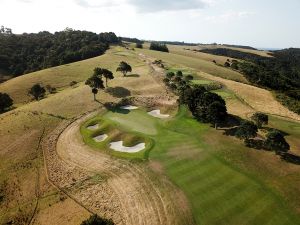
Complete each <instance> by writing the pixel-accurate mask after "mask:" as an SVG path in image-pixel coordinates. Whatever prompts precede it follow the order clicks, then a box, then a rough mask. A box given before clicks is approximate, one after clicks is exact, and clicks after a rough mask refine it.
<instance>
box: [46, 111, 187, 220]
mask: <svg viewBox="0 0 300 225" xmlns="http://www.w3.org/2000/svg"><path fill="white" fill-rule="evenodd" d="M93 115H95V113H92V114H88V115H86V116H83V117H81V118H79V119H77V120H75V121H74V122H67V123H63V124H62V125H61V127H59V128H58V129H56V130H55V131H53V133H52V134H51V135H50V136H49V137H48V138H46V139H45V142H44V143H43V149H44V154H45V160H46V166H47V172H48V178H49V180H50V182H51V183H53V184H54V185H55V186H57V187H58V188H59V189H60V190H62V191H64V192H65V193H66V194H68V195H69V196H70V197H71V198H72V199H74V200H75V201H76V202H77V203H79V204H80V205H82V206H83V207H85V208H86V209H87V210H89V211H90V212H92V213H98V214H99V215H101V216H104V217H107V218H112V219H113V221H114V222H115V223H116V224H118V225H132V224H134V225H142V224H143V225H148V224H149V225H154V224H155V225H168V224H170V225H176V224H178V225H179V224H180V225H183V224H187V225H188V224H193V219H192V216H191V212H190V210H189V206H188V203H187V200H186V199H185V196H184V195H183V194H182V192H181V191H180V190H179V189H178V188H176V187H175V186H174V185H173V184H172V183H170V182H169V181H168V180H167V179H166V178H165V177H163V176H159V177H158V176H157V175H156V174H154V172H153V171H151V170H150V169H149V167H148V166H147V165H146V163H132V162H129V161H127V160H122V159H117V158H114V157H111V156H110V155H108V154H105V153H102V152H99V151H95V150H92V149H91V148H90V147H88V146H87V145H85V144H84V143H83V140H82V138H81V135H80V132H79V129H80V124H81V123H82V122H83V121H85V120H86V119H87V118H89V117H91V116H93Z"/></svg>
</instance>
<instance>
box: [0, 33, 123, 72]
mask: <svg viewBox="0 0 300 225" xmlns="http://www.w3.org/2000/svg"><path fill="white" fill-rule="evenodd" d="M111 43H119V38H118V37H117V36H116V35H115V34H114V33H112V32H110V33H100V34H96V33H92V32H88V31H76V30H72V29H66V30H64V31H61V32H55V33H54V34H52V33H49V32H47V31H43V32H39V33H32V34H27V33H24V34H21V35H16V34H12V33H6V32H1V33H0V69H2V70H4V71H6V72H8V73H10V74H12V75H14V76H18V75H22V74H25V73H29V72H34V71H37V70H41V69H45V68H49V67H53V66H58V65H62V64H66V63H71V62H75V61H79V60H83V59H88V58H91V57H95V56H99V55H102V54H103V53H104V52H105V51H106V50H107V49H108V48H109V44H111Z"/></svg>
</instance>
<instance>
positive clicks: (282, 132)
mask: <svg viewBox="0 0 300 225" xmlns="http://www.w3.org/2000/svg"><path fill="white" fill-rule="evenodd" d="M263 129H264V130H266V131H268V132H271V131H278V132H280V133H281V134H282V135H283V136H289V135H290V134H289V133H286V132H284V131H282V130H278V129H276V128H272V127H263Z"/></svg>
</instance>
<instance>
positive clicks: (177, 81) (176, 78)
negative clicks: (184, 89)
mask: <svg viewBox="0 0 300 225" xmlns="http://www.w3.org/2000/svg"><path fill="white" fill-rule="evenodd" d="M180 81H182V79H181V77H178V76H176V77H175V78H174V82H176V83H179V82H180Z"/></svg>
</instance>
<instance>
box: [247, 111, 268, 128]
mask: <svg viewBox="0 0 300 225" xmlns="http://www.w3.org/2000/svg"><path fill="white" fill-rule="evenodd" d="M251 119H252V120H253V121H254V122H255V124H256V126H257V127H258V128H262V125H268V122H269V117H268V115H266V114H264V113H260V112H257V113H254V115H253V116H251Z"/></svg>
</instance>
